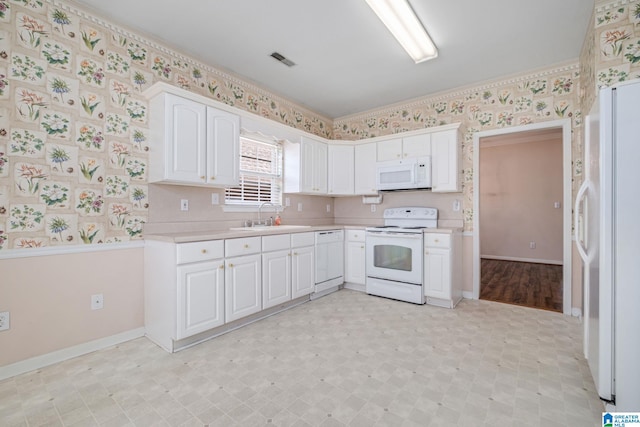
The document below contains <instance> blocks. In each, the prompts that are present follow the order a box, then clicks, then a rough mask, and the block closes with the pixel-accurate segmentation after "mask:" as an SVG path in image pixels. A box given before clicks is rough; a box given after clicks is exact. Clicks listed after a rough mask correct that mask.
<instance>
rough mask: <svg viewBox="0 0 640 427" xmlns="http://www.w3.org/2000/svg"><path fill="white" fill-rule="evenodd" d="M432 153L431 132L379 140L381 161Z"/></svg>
mask: <svg viewBox="0 0 640 427" xmlns="http://www.w3.org/2000/svg"><path fill="white" fill-rule="evenodd" d="M430 154H431V134H429V133H423V134H420V135H412V136H406V137H403V138H393V139H387V140H383V141H379V142H378V155H377V159H378V161H379V162H384V161H388V160H400V159H407V158H411V157H424V156H428V155H430Z"/></svg>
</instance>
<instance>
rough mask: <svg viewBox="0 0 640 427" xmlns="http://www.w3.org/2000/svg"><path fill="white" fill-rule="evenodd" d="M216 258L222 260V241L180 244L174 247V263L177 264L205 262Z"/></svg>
mask: <svg viewBox="0 0 640 427" xmlns="http://www.w3.org/2000/svg"><path fill="white" fill-rule="evenodd" d="M218 258H224V243H223V240H209V241H205V242H193V243H180V244H178V245H176V261H177V263H178V264H186V263H189V262H198V261H207V260H212V259H218Z"/></svg>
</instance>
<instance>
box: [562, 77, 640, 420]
mask: <svg viewBox="0 0 640 427" xmlns="http://www.w3.org/2000/svg"><path fill="white" fill-rule="evenodd" d="M585 140H586V141H585V142H586V144H585V165H584V166H585V167H584V169H585V180H584V182H583V184H582V186H581V187H580V190H579V191H578V194H577V198H576V206H575V209H574V214H575V221H574V224H575V230H576V243H577V247H578V252H580V256H581V257H582V259H583V266H584V269H583V282H584V305H583V308H584V328H585V329H584V351H585V357H586V358H587V361H588V363H589V368H590V369H591V373H592V375H593V379H594V381H595V385H596V388H597V390H598V394H599V395H600V398H601V399H602V400H604V401H605V402H607V403H608V404H609V405H608V410H615V411H618V412H625V411H626V412H637V411H640V80H635V81H631V82H625V83H621V84H618V85H616V86H614V87H610V88H605V89H602V90H601V91H600V92H599V95H598V100H597V101H596V105H595V107H594V109H593V111H592V112H591V113H590V114H589V116H587V117H586V121H585Z"/></svg>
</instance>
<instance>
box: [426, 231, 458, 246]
mask: <svg viewBox="0 0 640 427" xmlns="http://www.w3.org/2000/svg"><path fill="white" fill-rule="evenodd" d="M424 246H425V247H430V248H450V247H451V235H450V234H437V233H425V235H424Z"/></svg>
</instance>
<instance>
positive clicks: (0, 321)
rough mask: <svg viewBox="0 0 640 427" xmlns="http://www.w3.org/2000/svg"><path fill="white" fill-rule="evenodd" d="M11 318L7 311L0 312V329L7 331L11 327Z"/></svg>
mask: <svg viewBox="0 0 640 427" xmlns="http://www.w3.org/2000/svg"><path fill="white" fill-rule="evenodd" d="M10 321H11V319H10V316H9V312H8V311H3V312H2V313H0V331H7V330H9V328H10V327H11V323H10Z"/></svg>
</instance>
